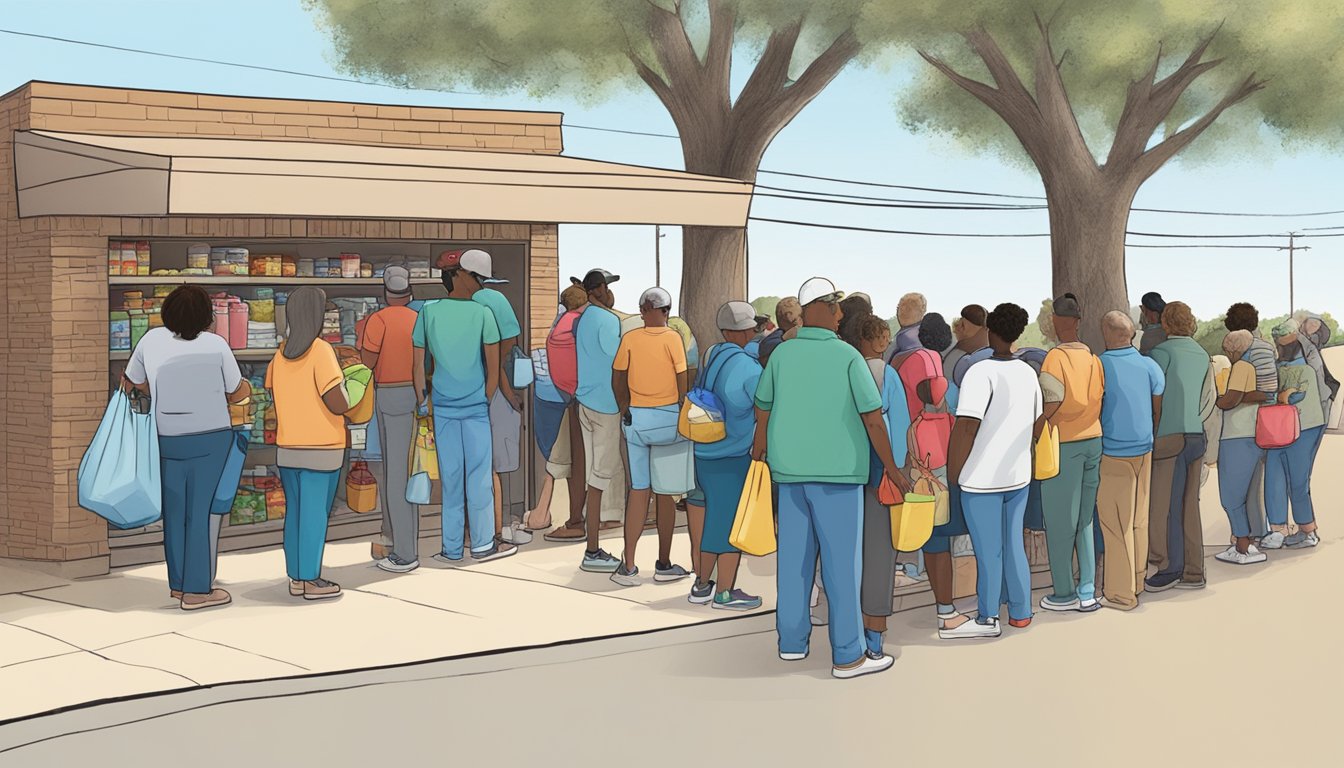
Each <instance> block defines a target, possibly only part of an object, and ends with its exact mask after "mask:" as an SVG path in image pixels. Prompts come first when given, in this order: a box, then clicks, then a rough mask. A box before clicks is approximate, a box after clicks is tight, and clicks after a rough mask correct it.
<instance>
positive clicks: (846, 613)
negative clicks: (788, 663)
mask: <svg viewBox="0 0 1344 768" xmlns="http://www.w3.org/2000/svg"><path fill="white" fill-rule="evenodd" d="M778 487H779V553H778V554H777V555H776V563H777V564H778V572H777V575H776V577H775V580H776V582H775V587H776V592H777V594H778V601H779V603H778V607H777V610H776V612H775V630H776V631H777V632H778V633H779V652H780V653H807V651H808V641H809V640H810V638H811V634H812V620H811V614H810V611H809V609H808V603H809V602H810V600H811V597H812V581H813V578H814V576H815V574H816V572H817V556H818V555H820V556H821V581H822V586H823V587H824V588H825V590H826V600H827V602H828V603H829V604H830V624H829V625H828V626H827V629H828V630H829V632H830V637H831V662H832V663H833V664H835V665H836V666H843V665H846V664H853V663H854V662H855V661H858V660H859V658H860V657H862V656H863V652H864V643H863V614H862V613H861V612H860V610H859V581H860V574H861V572H862V570H863V567H862V566H863V554H862V549H861V547H862V544H863V537H862V535H861V533H862V530H863V486H861V485H847V484H846V485H842V484H837V483H780V484H779V486H778Z"/></svg>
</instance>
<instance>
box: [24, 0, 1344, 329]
mask: <svg viewBox="0 0 1344 768" xmlns="http://www.w3.org/2000/svg"><path fill="white" fill-rule="evenodd" d="M0 27H3V28H6V29H14V30H19V31H25V32H33V33H38V34H47V35H57V36H62V37H69V38H75V39H80V40H89V41H96V42H104V43H109V44H114V45H121V46H126V47H132V48H143V49H148V50H156V51H163V52H166V53H176V54H181V55H188V56H201V57H206V58H213V59H221V60H226V61H236V62H241V63H248V64H257V65H263V66H269V67H276V68H283V69H292V70H299V71H304V72H314V73H322V74H337V75H339V74H342V73H340V72H338V71H337V70H336V69H335V68H334V67H333V57H332V52H331V47H330V45H329V44H328V41H327V39H326V38H325V37H324V36H323V34H322V33H321V32H320V31H319V30H318V29H317V27H316V25H315V23H314V19H313V18H312V17H311V16H310V15H309V14H308V13H306V12H305V11H304V10H303V8H302V7H301V5H300V3H299V2H298V0H233V1H232V2H219V1H207V0H174V1H169V0H139V1H137V2H93V1H90V0H85V1H83V2H76V1H74V0H42V1H41V2H38V1H37V0H0ZM746 66H748V63H744V62H739V63H738V68H739V71H738V72H737V73H735V74H737V75H739V76H742V75H744V74H745V68H746ZM900 75H901V73H900V72H899V71H898V72H896V73H894V74H893V73H877V72H868V71H863V70H857V69H856V70H851V71H846V72H845V73H843V74H842V75H841V76H840V77H839V78H837V80H836V81H835V82H834V83H833V84H832V86H831V87H830V88H829V89H828V90H827V91H826V92H825V93H823V94H822V95H821V96H820V97H819V98H818V99H817V100H816V101H814V102H813V103H812V104H811V105H810V106H809V107H808V108H807V109H806V110H805V111H804V112H803V113H802V115H800V116H799V117H798V118H797V119H796V120H795V121H794V122H793V123H792V124H791V125H789V126H788V127H787V128H786V129H785V130H784V131H783V133H781V134H780V135H779V137H778V138H777V139H776V140H775V142H774V144H773V145H772V146H771V147H770V150H769V152H768V153H767V154H766V156H765V160H764V162H763V163H762V167H763V168H767V169H772V170H781V171H791V172H797V173H805V174H815V175H820V176H832V177H842V178H850V179H864V180H869V181H877V182H883V183H893V184H908V185H916V186H927V187H949V188H956V189H973V190H982V191H987V192H1002V193H1011V194H1023V195H1038V194H1041V185H1040V182H1039V180H1038V179H1037V178H1036V177H1035V175H1034V174H1032V173H1029V172H1027V171H1025V170H1022V169H1021V168H1019V167H1017V166H1014V165H1012V164H1010V163H1008V162H1006V161H1004V160H1003V159H1001V158H999V157H995V156H989V155H977V154H973V153H970V152H967V151H965V150H963V149H961V148H959V147H957V146H954V145H952V144H951V143H949V141H947V140H945V139H942V138H940V137H936V136H928V135H913V134H910V133H909V132H907V131H906V130H904V129H903V127H902V126H901V125H900V123H899V122H898V120H897V118H896V112H895V108H894V104H895V101H896V99H897V98H898V93H897V90H898V88H899V86H900V81H901V77H900ZM34 79H41V80H53V81H63V82H76V83H90V84H99V85H115V86H127V87H144V88H160V89H171V90H185V91H200V92H215V93H231V94H240V95H255V96H275V97H289V98H318V99H338V100H348V101H370V102H380V103H395V104H425V105H440V106H457V107H490V108H519V109H546V110H556V111H561V112H564V113H565V120H566V122H567V123H573V124H578V125H597V126H605V127H612V128H622V129H628V130H637V131H651V132H656V133H673V132H674V130H675V129H674V126H673V125H672V123H671V120H670V119H669V118H668V117H667V116H666V113H665V112H664V111H663V110H662V108H661V106H660V105H659V104H658V103H657V101H656V99H654V98H653V96H652V95H650V94H647V93H645V92H643V91H634V92H631V93H629V94H625V95H619V96H617V97H616V98H615V99H613V100H612V101H610V102H608V103H606V104H604V105H602V106H600V107H596V108H584V107H582V106H580V105H579V104H578V103H576V102H572V101H569V100H565V99H548V100H545V101H537V100H532V99H528V98H526V97H524V96H521V95H505V96H489V97H487V96H458V95H449V94H442V93H433V92H420V91H404V90H399V89H394V88H388V87H379V86H368V85H361V84H355V83H340V82H332V81H324V80H315V79H311V78H303V77H295V76H289V75H282V74H275V73H268V72H259V71H254V70H246V69H235V68H230V67H221V66H215V65H207V64H196V63H190V62H182V61H173V60H167V59H161V58H155V57H147V56H141V55H136V54H131V53H123V52H116V51H109V50H102V49H95V48H88V47H83V46H73V45H67V44H62V43H58V42H53V41H43V40H34V39H30V38H21V37H14V36H11V35H0V92H3V91H8V90H9V89H11V88H13V87H15V86H18V85H20V84H22V83H23V82H26V81H28V80H34ZM564 138H565V153H566V154H568V155H572V156H577V157H592V158H597V159H602V160H611V161H615V162H626V163H639V164H644V165H654V166H664V167H670V168H679V167H680V163H681V153H680V148H679V145H678V143H677V142H676V141H675V140H671V139H661V138H653V137H643V136H625V135H620V134H613V133H600V132H594V131H586V130H578V129H572V128H566V129H565V132H564ZM1340 178H1344V157H1340V156H1339V155H1338V154H1337V153H1332V152H1327V151H1317V152H1299V153H1298V154H1295V155H1291V156H1290V155H1284V154H1282V153H1276V152H1273V151H1269V150H1265V151H1259V152H1256V153H1247V152H1242V151H1236V150H1233V151H1230V152H1227V153H1224V154H1223V155H1222V156H1221V158H1220V159H1218V160H1217V161H1214V162H1212V163H1202V164H1198V165H1190V166H1183V165H1181V164H1180V163H1179V162H1177V163H1175V164H1172V165H1170V166H1169V167H1167V168H1165V169H1163V170H1162V171H1161V172H1159V173H1158V175H1157V176H1155V177H1154V178H1153V179H1151V180H1150V181H1149V182H1148V184H1147V185H1146V186H1145V187H1144V188H1143V190H1142V191H1141V192H1140V194H1139V197H1138V200H1137V201H1136V205H1138V206H1142V207H1153V208H1184V209H1191V208H1193V209H1198V210H1238V211H1243V210H1251V211H1263V212H1290V211H1320V210H1333V209H1344V191H1341V189H1340V185H1339V182H1338V179H1340ZM761 181H762V183H767V184H772V185H775V186H784V187H797V188H808V189H814V190H818V191H834V192H848V193H851V194H877V195H885V196H891V197H907V198H908V197H919V196H921V195H922V194H923V193H904V192H901V191H898V190H871V189H868V190H866V189H863V188H853V187H846V186H843V185H835V184H827V183H820V182H809V181H805V180H800V179H786V178H782V177H762V179H761ZM924 196H926V197H928V198H930V199H934V198H939V197H946V196H939V195H924ZM753 214H754V215H757V216H766V217H771V218H781V219H801V220H808V221H818V222H825V223H832V224H847V225H852V226H864V227H877V228H887V229H906V230H938V231H965V232H1044V231H1046V229H1047V227H1046V219H1045V214H1044V212H1043V211H1023V212H966V211H955V212H947V211H920V210H882V209H865V208H849V207H847V206H832V205H821V204H813V203H792V202H784V201H777V200H763V199H761V200H758V201H757V202H756V204H755V205H754V207H753ZM1130 225H1131V229H1137V230H1144V231H1163V232H1187V233H1233V232H1279V231H1284V232H1286V231H1287V230H1288V228H1290V227H1299V228H1300V227H1312V226H1327V225H1344V215H1341V216H1335V217H1316V218H1304V219H1226V218H1214V217H1191V216H1174V215H1162V214H1142V213H1136V214H1134V215H1133V216H1132V218H1131V222H1130ZM663 231H664V233H665V234H666V237H664V239H663V280H662V282H663V284H664V285H665V286H667V287H669V289H670V290H672V292H673V294H674V295H675V294H676V293H677V289H678V287H679V286H680V277H681V269H680V253H681V239H680V232H679V230H678V229H677V228H665V229H664V230H663ZM748 240H749V244H750V245H749V250H750V265H751V268H750V277H749V281H750V282H749V292H750V294H751V296H753V297H754V296H757V295H784V294H789V293H792V292H794V291H795V290H796V289H797V286H798V285H799V284H801V283H802V281H803V280H804V279H806V278H808V277H810V276H812V275H814V274H822V275H825V276H828V277H831V278H832V279H834V280H835V282H836V283H837V284H838V285H839V286H840V287H841V288H842V289H848V290H864V291H865V292H867V293H868V294H870V295H871V296H872V297H873V299H874V303H875V304H876V306H877V309H878V311H879V312H880V313H883V314H887V315H891V314H895V309H896V301H897V299H898V298H899V297H900V295H901V294H903V293H905V292H907V291H912V290H917V291H921V292H923V293H924V294H925V295H927V296H928V298H929V303H930V306H931V308H933V309H936V310H939V311H942V312H944V313H945V314H955V312H956V311H957V310H958V309H959V308H960V307H961V306H962V305H964V304H966V303H970V302H978V303H982V304H987V305H993V304H995V303H997V302H999V301H1015V302H1018V303H1021V304H1023V305H1024V306H1028V307H1029V308H1031V309H1033V311H1034V308H1035V307H1036V306H1037V305H1038V304H1039V302H1040V300H1041V299H1043V298H1045V297H1046V295H1047V294H1048V293H1049V291H1050V274H1049V273H1050V266H1049V265H1050V256H1049V244H1048V241H1047V240H1046V239H1044V238H1041V239H1021V240H983V239H953V238H936V239H935V238H923V237H910V236H896V235H885V234H868V233H856V232H844V231H837V230H823V229H810V228H797V227H789V226H783V225H778V224H767V223H753V224H752V225H751V227H750V230H749V234H748ZM1257 242H1258V241H1257ZM1265 242H1267V243H1268V242H1270V241H1265ZM1273 242H1274V244H1286V238H1284V240H1283V241H1282V242H1278V241H1273ZM1310 245H1311V246H1312V249H1313V250H1311V251H1309V252H1307V253H1305V254H1299V255H1298V257H1297V259H1296V274H1297V304H1298V306H1299V307H1307V308H1313V309H1317V310H1318V311H1319V310H1325V311H1330V310H1334V311H1335V312H1336V313H1341V312H1344V299H1341V297H1340V287H1341V286H1342V285H1344V258H1341V256H1344V238H1324V239H1317V240H1313V241H1312V242H1311V243H1310ZM560 260H561V270H562V273H564V274H577V273H581V272H582V271H583V270H585V269H586V268H588V267H590V266H604V267H606V268H608V269H611V270H612V271H615V272H619V273H621V274H622V275H624V276H625V282H624V283H623V285H624V286H625V289H624V291H623V292H622V293H621V295H620V298H621V299H622V301H620V304H622V305H628V304H629V303H631V302H632V300H633V297H634V296H635V295H637V293H638V291H639V290H642V288H643V287H646V286H648V285H652V284H653V281H654V232H653V228H652V227H619V226H579V225H565V226H563V227H562V228H561V233H560ZM1128 279H1129V288H1130V293H1131V298H1132V299H1133V300H1134V302H1135V303H1137V298H1138V296H1139V295H1141V294H1142V293H1143V292H1144V291H1147V290H1159V291H1161V292H1162V293H1163V295H1164V296H1166V297H1167V299H1168V300H1169V301H1170V300H1174V299H1183V300H1185V301H1187V302H1189V303H1190V304H1191V306H1192V307H1193V308H1194V309H1195V312H1196V313H1197V314H1198V315H1200V316H1202V317H1210V316H1213V315H1216V314H1218V313H1220V312H1221V311H1222V310H1223V309H1224V308H1225V307H1226V306H1227V305H1228V304H1230V303H1231V302H1232V301H1237V300H1247V301H1251V302H1253V303H1255V304H1256V305H1257V306H1259V307H1260V308H1261V310H1262V313H1264V314H1267V315H1268V314H1279V313H1282V312H1285V311H1287V308H1288V270H1287V257H1286V255H1285V254H1280V253H1277V252H1273V251H1228V250H1205V249H1180V250H1164V249H1143V250H1139V249H1131V250H1130V252H1129V258H1128Z"/></svg>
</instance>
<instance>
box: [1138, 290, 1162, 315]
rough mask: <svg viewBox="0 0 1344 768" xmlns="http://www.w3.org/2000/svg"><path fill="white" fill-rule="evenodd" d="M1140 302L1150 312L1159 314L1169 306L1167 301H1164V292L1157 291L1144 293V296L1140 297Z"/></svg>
mask: <svg viewBox="0 0 1344 768" xmlns="http://www.w3.org/2000/svg"><path fill="white" fill-rule="evenodd" d="M1139 304H1141V305H1143V308H1144V309H1146V310H1148V311H1149V312H1157V313H1159V314H1160V313H1161V312H1162V310H1164V309H1166V308H1167V302H1165V301H1163V299H1162V294H1160V293H1158V292H1157V291H1149V292H1148V293H1145V294H1143V298H1141V299H1139Z"/></svg>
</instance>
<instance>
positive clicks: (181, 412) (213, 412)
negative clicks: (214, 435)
mask: <svg viewBox="0 0 1344 768" xmlns="http://www.w3.org/2000/svg"><path fill="white" fill-rule="evenodd" d="M126 378H128V379H130V380H131V381H132V382H133V383H135V384H144V383H145V381H146V380H148V381H149V395H150V397H151V398H152V399H153V401H154V417H155V419H156V420H157V422H158V428H159V434H160V435H163V436H165V437H177V436H180V435H199V434H202V433H204V432H215V431H217V430H221V429H229V428H230V422H229V406H228V401H227V400H226V399H225V398H226V396H227V395H228V393H230V392H236V391H237V390H238V386H239V384H241V383H242V380H243V374H242V372H241V371H239V370H238V361H237V360H235V359H234V357H233V351H232V350H231V349H229V344H228V342H226V341H224V339H223V338H222V337H220V336H217V335H215V334H213V333H210V332H209V331H206V332H204V333H202V334H201V335H200V336H197V337H196V338H195V339H193V340H191V341H185V340H183V339H181V338H179V337H178V336H175V335H174V334H173V332H172V331H170V330H168V329H167V328H154V329H152V330H150V331H149V332H148V333H146V334H145V335H144V337H143V338H141V339H140V343H139V344H137V345H135V352H133V353H131V362H130V363H129V364H128V365H127V366H126Z"/></svg>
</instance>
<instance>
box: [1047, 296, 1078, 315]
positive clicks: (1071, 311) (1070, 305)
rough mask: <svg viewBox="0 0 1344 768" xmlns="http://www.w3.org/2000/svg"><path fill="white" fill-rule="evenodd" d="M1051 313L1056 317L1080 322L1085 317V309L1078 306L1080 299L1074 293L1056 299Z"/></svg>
mask: <svg viewBox="0 0 1344 768" xmlns="http://www.w3.org/2000/svg"><path fill="white" fill-rule="evenodd" d="M1051 312H1052V313H1053V314H1054V315H1055V317H1072V318H1076V319H1079V320H1081V319H1082V317H1083V308H1082V307H1081V306H1080V305H1079V304H1078V297H1077V296H1074V295H1073V294H1072V293H1066V294H1064V295H1063V296H1060V297H1059V298H1057V299H1055V300H1054V302H1053V306H1052V309H1051Z"/></svg>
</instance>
